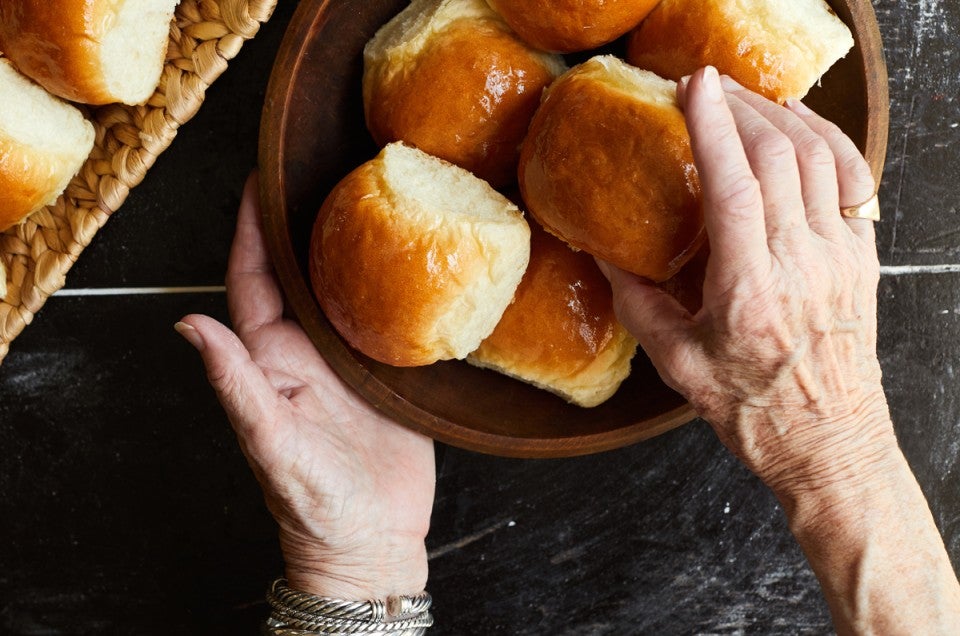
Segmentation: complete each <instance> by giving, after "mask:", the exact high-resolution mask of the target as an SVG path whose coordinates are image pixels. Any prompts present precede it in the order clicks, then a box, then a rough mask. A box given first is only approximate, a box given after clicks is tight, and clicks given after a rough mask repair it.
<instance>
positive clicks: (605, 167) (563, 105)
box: [519, 55, 706, 282]
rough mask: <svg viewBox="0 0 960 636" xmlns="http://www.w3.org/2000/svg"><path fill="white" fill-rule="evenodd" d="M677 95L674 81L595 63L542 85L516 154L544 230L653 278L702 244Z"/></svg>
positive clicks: (664, 275)
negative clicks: (541, 95)
mask: <svg viewBox="0 0 960 636" xmlns="http://www.w3.org/2000/svg"><path fill="white" fill-rule="evenodd" d="M675 93H676V84H675V83H674V82H671V81H669V80H665V79H663V78H660V77H658V76H656V75H654V74H653V73H650V72H647V71H641V70H639V69H636V68H633V67H631V66H629V65H627V64H625V63H624V62H623V61H621V60H619V59H618V58H615V57H613V56H609V55H605V56H598V57H593V58H591V59H590V60H588V61H586V62H584V63H583V64H581V65H579V66H577V67H574V68H573V69H571V70H570V71H569V72H567V73H566V74H564V75H563V76H562V77H560V78H559V79H558V80H557V81H556V82H554V84H552V85H551V86H550V88H549V89H547V91H546V93H545V95H544V99H543V103H542V105H541V106H540V109H539V110H538V111H537V114H536V115H535V116H534V119H533V122H532V123H531V124H530V132H529V134H528V135H527V138H526V140H525V141H524V143H523V149H522V152H521V155H520V169H519V174H520V190H521V192H522V194H523V200H524V202H525V203H526V205H527V209H528V211H529V212H530V214H531V215H532V216H533V217H534V218H535V219H537V221H539V222H540V223H541V225H543V226H544V227H545V228H546V229H547V230H548V231H549V232H551V233H552V234H554V235H555V236H558V237H560V238H561V239H563V240H564V241H566V242H567V243H568V244H570V245H571V246H573V247H575V248H577V249H581V250H584V251H586V252H588V253H590V254H592V255H594V256H597V257H599V258H602V259H604V260H606V261H609V262H611V263H613V264H614V265H617V266H618V267H620V268H621V269H625V270H627V271H630V272H633V273H635V274H637V275H639V276H643V277H646V278H649V279H650V280H653V281H658V282H659V281H663V280H666V279H668V278H670V277H671V276H673V275H674V274H675V273H676V272H677V271H678V270H679V269H680V267H682V266H683V264H684V263H685V262H686V261H687V260H688V259H689V258H690V257H691V256H692V255H693V254H694V253H695V252H696V250H697V249H698V248H699V247H700V245H701V244H702V243H703V241H704V240H705V238H706V233H705V231H704V227H703V211H702V205H701V196H700V181H699V178H698V176H697V170H696V167H695V166H694V164H693V154H692V151H691V150H690V138H689V135H688V134H687V128H686V123H685V120H684V117H683V113H682V112H681V111H680V109H679V107H678V105H677V102H676V95H675Z"/></svg>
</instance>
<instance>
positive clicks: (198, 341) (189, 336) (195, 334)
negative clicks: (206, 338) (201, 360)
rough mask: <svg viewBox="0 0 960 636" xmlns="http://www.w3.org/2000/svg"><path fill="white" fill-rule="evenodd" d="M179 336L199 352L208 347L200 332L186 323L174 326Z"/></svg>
mask: <svg viewBox="0 0 960 636" xmlns="http://www.w3.org/2000/svg"><path fill="white" fill-rule="evenodd" d="M173 328H174V329H175V330H176V332H177V333H178V334H180V335H181V336H183V338H184V340H186V341H187V342H189V343H190V344H191V345H193V348H194V349H196V350H197V351H203V349H204V347H205V346H206V345H205V344H204V342H203V337H202V336H201V335H200V332H199V331H197V330H196V329H194V328H193V327H191V326H190V325H188V324H187V323H185V322H178V323H177V324H175V325H174V326H173Z"/></svg>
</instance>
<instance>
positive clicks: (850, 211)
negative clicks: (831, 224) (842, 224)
mask: <svg viewBox="0 0 960 636" xmlns="http://www.w3.org/2000/svg"><path fill="white" fill-rule="evenodd" d="M840 215H841V216H844V217H846V218H848V219H867V220H868V221H879V220H880V199H878V198H877V195H873V196H872V197H870V198H869V199H867V200H866V201H864V202H863V203H861V204H860V205H853V206H850V207H849V208H840Z"/></svg>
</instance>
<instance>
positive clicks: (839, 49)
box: [627, 0, 853, 103]
mask: <svg viewBox="0 0 960 636" xmlns="http://www.w3.org/2000/svg"><path fill="white" fill-rule="evenodd" d="M852 46H853V36H852V35H851V33H850V29H848V28H847V26H846V25H845V24H844V23H843V22H842V21H841V20H840V18H838V17H837V16H836V14H835V13H834V12H833V11H832V10H831V9H830V7H829V6H828V5H827V3H826V2H824V1H823V0H663V2H661V3H660V4H659V5H658V6H657V8H656V9H654V10H653V11H652V12H651V13H650V15H649V16H648V17H647V19H646V20H644V21H643V23H642V24H641V25H640V26H639V27H638V28H637V30H636V31H634V32H633V33H632V34H631V36H630V41H629V45H628V49H627V61H628V62H630V63H631V64H634V65H636V66H639V67H640V68H644V69H648V70H650V71H653V72H654V73H657V74H658V75H661V76H663V77H666V78H669V79H672V80H679V79H680V78H681V77H683V76H685V75H689V74H691V73H693V72H694V71H696V70H697V69H699V68H701V67H703V66H706V65H707V64H712V65H713V66H715V67H717V69H719V71H720V72H721V73H724V74H726V75H729V76H730V77H732V78H734V79H735V80H737V81H738V82H739V83H740V84H742V85H743V86H745V87H747V88H749V89H752V90H754V91H756V92H758V93H760V94H761V95H764V96H765V97H767V98H769V99H772V100H775V101H778V102H781V103H782V102H784V101H786V100H787V99H788V98H791V97H793V98H796V99H800V98H802V97H803V96H804V95H806V94H807V91H809V90H810V88H811V87H813V85H814V84H816V83H817V81H819V79H820V77H821V76H822V75H823V74H824V73H826V72H827V70H828V69H829V68H830V67H831V66H833V64H834V63H835V62H836V61H837V60H839V59H840V58H842V57H843V56H844V55H846V54H847V52H848V51H849V50H850V48H851V47H852Z"/></svg>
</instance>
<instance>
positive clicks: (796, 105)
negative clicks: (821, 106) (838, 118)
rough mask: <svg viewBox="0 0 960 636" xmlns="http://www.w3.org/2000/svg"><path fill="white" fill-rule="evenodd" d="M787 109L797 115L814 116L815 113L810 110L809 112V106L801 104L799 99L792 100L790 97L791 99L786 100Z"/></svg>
mask: <svg viewBox="0 0 960 636" xmlns="http://www.w3.org/2000/svg"><path fill="white" fill-rule="evenodd" d="M787 108H789V109H790V110H792V111H793V112H795V113H796V114H798V115H814V114H816V113H814V112H813V111H812V110H810V107H809V106H807V105H806V104H804V103H803V102H801V101H800V100H799V99H796V98H793V97H791V98H789V99H788V100H787Z"/></svg>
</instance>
